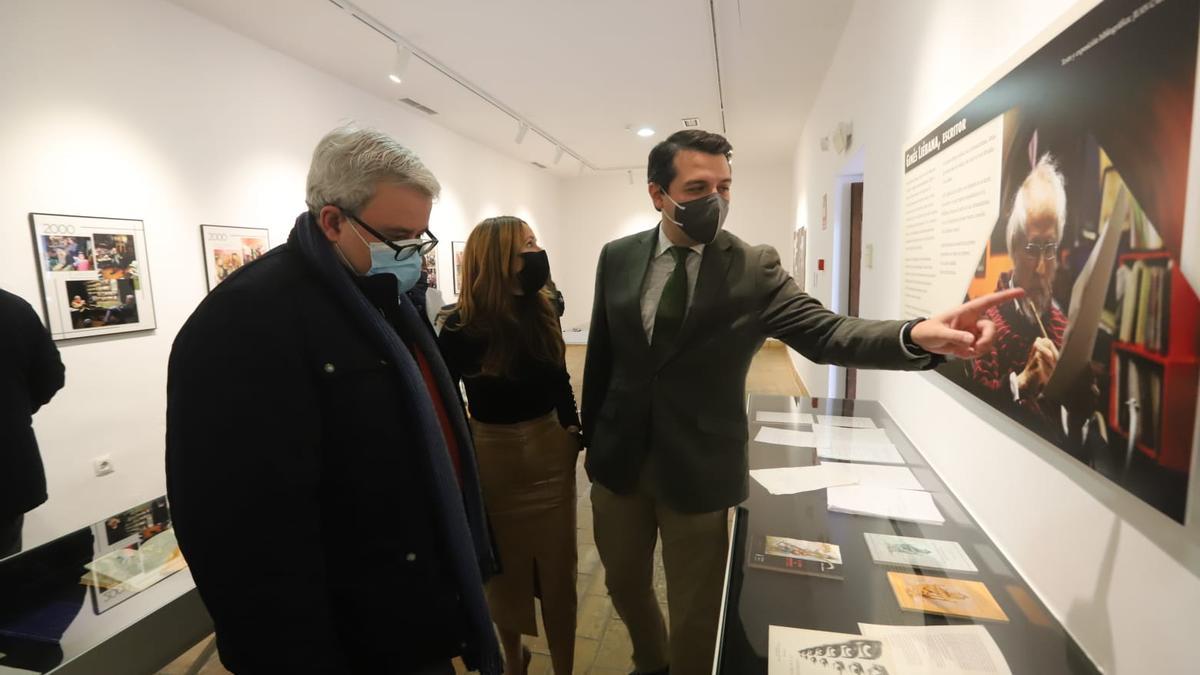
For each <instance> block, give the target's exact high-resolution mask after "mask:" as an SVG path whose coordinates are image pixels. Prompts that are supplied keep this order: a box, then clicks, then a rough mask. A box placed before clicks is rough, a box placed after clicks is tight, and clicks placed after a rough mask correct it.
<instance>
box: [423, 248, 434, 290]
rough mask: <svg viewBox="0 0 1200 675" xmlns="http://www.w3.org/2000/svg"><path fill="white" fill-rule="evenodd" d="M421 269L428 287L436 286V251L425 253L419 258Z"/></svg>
mask: <svg viewBox="0 0 1200 675" xmlns="http://www.w3.org/2000/svg"><path fill="white" fill-rule="evenodd" d="M421 271H422V272H424V273H425V278H426V280H428V281H429V287H430V288H438V264H437V251H436V250H433V251H430V252H429V253H426V254H425V255H424V256H423V257H422V260H421Z"/></svg>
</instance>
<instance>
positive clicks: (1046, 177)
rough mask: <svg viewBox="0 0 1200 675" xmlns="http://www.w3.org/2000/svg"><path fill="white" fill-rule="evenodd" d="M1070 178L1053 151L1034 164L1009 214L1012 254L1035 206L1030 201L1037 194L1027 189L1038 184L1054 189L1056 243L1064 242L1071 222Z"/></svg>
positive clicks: (1009, 242) (1009, 249)
mask: <svg viewBox="0 0 1200 675" xmlns="http://www.w3.org/2000/svg"><path fill="white" fill-rule="evenodd" d="M1066 182H1067V181H1066V179H1065V178H1063V175H1062V172H1061V171H1059V170H1058V164H1057V163H1056V162H1055V161H1054V158H1053V157H1051V156H1050V153H1046V154H1044V155H1042V157H1041V159H1039V160H1038V163H1037V164H1036V165H1034V167H1033V170H1032V171H1030V172H1029V175H1028V176H1026V177H1025V181H1024V182H1023V183H1021V187H1020V188H1019V189H1018V190H1017V196H1016V197H1014V198H1013V206H1012V213H1010V214H1009V215H1008V230H1007V232H1006V241H1007V242H1008V252H1009V254H1010V255H1013V254H1015V253H1016V245H1017V236H1018V235H1020V236H1022V237H1024V236H1025V219H1026V216H1027V214H1028V212H1029V207H1030V206H1034V205H1033V204H1031V203H1030V200H1031V199H1033V198H1034V197H1033V196H1032V195H1029V194H1027V193H1029V192H1030V191H1031V189H1032V188H1033V186H1035V185H1042V186H1044V187H1046V188H1048V189H1049V190H1050V199H1051V200H1052V201H1053V204H1051V207H1052V208H1053V212H1054V214H1055V215H1056V216H1057V218H1058V231H1057V232H1056V233H1055V235H1054V241H1055V243H1060V244H1061V243H1062V236H1063V226H1064V225H1066V223H1067V189H1066Z"/></svg>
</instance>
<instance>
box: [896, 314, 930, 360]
mask: <svg viewBox="0 0 1200 675" xmlns="http://www.w3.org/2000/svg"><path fill="white" fill-rule="evenodd" d="M922 321H925V317H923V316H922V317H918V318H916V319H911V320H909V321H906V322H904V325H903V326H901V327H900V348H901V349H903V350H904V353H905V354H907V355H908V356H909V358H914V359H919V358H921V357H923V356H929V355H930V353H929V351H927V350H926V349H924V348H923V347H921V345H919V344H917V343H916V342H915V341H914V340H913V338H912V331H913V328H915V327H916V325H917V324H919V323H921V322H922Z"/></svg>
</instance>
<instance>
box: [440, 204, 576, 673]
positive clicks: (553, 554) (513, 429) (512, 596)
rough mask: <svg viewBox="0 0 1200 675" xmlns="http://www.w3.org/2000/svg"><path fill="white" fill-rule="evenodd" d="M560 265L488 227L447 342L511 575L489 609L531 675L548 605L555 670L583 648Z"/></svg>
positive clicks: (500, 226) (466, 273) (471, 243)
mask: <svg viewBox="0 0 1200 675" xmlns="http://www.w3.org/2000/svg"><path fill="white" fill-rule="evenodd" d="M549 277H550V265H549V262H548V259H547V257H546V252H545V251H543V250H542V249H541V248H540V247H539V246H538V243H537V238H536V237H535V236H534V234H533V230H531V229H530V227H529V225H528V224H526V223H525V222H524V221H522V220H521V219H519V218H512V217H500V218H489V219H487V220H485V221H483V222H482V223H480V224H479V225H478V226H476V227H475V229H474V231H472V232H471V236H470V237H468V238H467V246H466V250H465V251H464V254H463V265H462V283H463V291H462V294H461V295H460V296H459V298H458V304H457V305H455V306H454V307H452V308H450V310H449V311H448V313H447V315H446V324H445V327H444V328H443V329H442V332H441V335H440V337H439V342H440V346H441V350H442V356H443V357H444V359H445V361H446V365H447V366H449V368H450V375H451V377H453V378H454V379H455V381H456V382H457V381H459V380H461V381H462V382H463V383H464V384H465V385H466V390H467V400H468V408H469V410H470V413H471V418H472V419H471V429H472V431H473V433H474V437H475V450H476V455H477V457H478V462H479V471H480V478H481V483H482V488H483V497H484V502H485V504H486V506H487V510H488V514H489V516H490V519H491V524H492V528H493V531H494V533H495V541H496V547H497V549H498V551H499V557H500V566H501V573H500V574H499V575H497V576H496V577H494V578H493V579H492V580H491V582H489V584H488V587H487V596H488V604H489V605H490V607H491V611H492V619H493V620H494V621H495V622H496V626H497V628H498V630H499V633H500V643H501V646H502V647H503V648H504V656H505V662H506V671H505V672H507V673H511V674H518V673H524V672H525V671H526V668H527V666H528V660H529V653H528V650H527V649H525V648H524V647H523V646H522V644H521V636H522V635H537V623H536V620H535V619H534V605H533V601H534V598H535V597H537V598H540V600H541V607H542V619H543V622H544V624H545V627H546V641H547V643H548V644H549V646H550V659H551V661H552V662H553V664H554V672H555V673H559V674H562V675H566V674H569V673H571V672H572V668H573V664H574V650H575V611H576V604H577V600H576V596H575V572H576V550H575V462H576V459H577V457H578V453H579V450H580V447H581V445H580V439H581V436H580V428H579V416H578V413H577V412H576V409H575V396H574V394H572V392H571V382H570V376H569V375H568V374H567V368H566V361H565V359H564V353H565V349H566V348H565V346H564V345H563V340H562V329H561V328H560V326H559V322H558V315H557V312H556V311H555V308H554V305H553V303H552V299H551V295H550V293H549V292H548V291H546V290H545V286H546V282H547V280H548V279H549Z"/></svg>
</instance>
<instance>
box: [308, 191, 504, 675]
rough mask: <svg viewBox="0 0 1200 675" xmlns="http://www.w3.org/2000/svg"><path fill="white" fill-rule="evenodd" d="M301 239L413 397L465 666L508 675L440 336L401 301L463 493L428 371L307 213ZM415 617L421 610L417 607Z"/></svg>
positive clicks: (460, 417)
mask: <svg viewBox="0 0 1200 675" xmlns="http://www.w3.org/2000/svg"><path fill="white" fill-rule="evenodd" d="M295 238H296V242H297V244H298V246H299V249H300V252H301V254H302V255H303V256H304V257H305V259H307V260H308V262H309V263H310V264H312V266H313V268H314V269H316V270H317V272H318V273H319V274H320V275H321V277H322V279H323V280H324V281H325V283H326V284H327V285H328V286H329V287H330V288H331V289H332V290H333V293H334V295H335V296H336V297H337V298H338V300H339V301H340V302H341V304H342V305H343V306H344V307H345V308H346V309H347V311H348V312H349V313H350V315H351V316H352V317H353V318H354V321H355V322H356V323H357V325H358V326H359V328H361V329H362V330H363V331H364V332H365V333H366V334H367V335H368V336H370V338H371V340H372V341H373V342H374V343H375V344H376V345H378V346H379V348H380V349H381V350H382V351H383V352H384V353H385V354H387V356H388V361H389V362H390V363H391V364H392V365H393V366H394V370H395V375H396V377H397V378H398V379H399V380H400V385H401V390H402V391H404V392H408V393H410V394H413V396H412V398H411V400H410V401H409V406H410V408H409V411H410V412H411V419H412V420H413V425H412V427H411V428H408V429H406V430H405V434H406V435H407V437H408V440H410V441H411V443H406V446H407V447H411V448H413V449H414V450H416V451H418V452H423V453H424V455H425V457H424V462H422V464H423V465H424V466H425V468H426V471H427V473H428V478H429V485H430V492H431V493H432V495H433V500H434V504H433V506H434V509H433V510H434V513H433V516H434V517H435V518H437V522H438V523H439V524H440V525H441V531H442V534H443V536H444V539H445V542H446V550H447V552H448V554H449V556H450V558H451V559H450V561H449V562H450V564H451V566H452V568H453V572H454V577H455V578H456V579H457V581H458V587H459V592H460V594H461V595H462V603H463V607H464V609H465V611H466V614H467V620H468V622H469V626H468V635H467V646H466V649H465V650H464V654H463V662H464V663H466V665H467V667H468V668H470V669H471V670H479V671H480V672H481V673H482V674H483V675H500V672H501V670H502V667H501V661H500V647H499V645H498V644H497V642H496V634H495V632H494V631H493V630H492V619H491V615H490V614H489V612H488V606H487V600H486V599H485V598H484V594H483V583H484V581H485V577H486V576H491V575H492V574H493V572H494V570H495V569H496V563H495V560H494V559H493V557H492V546H491V541H490V540H489V535H488V528H487V524H486V516H485V515H484V509H483V497H482V494H481V493H480V488H479V472H478V468H477V467H476V465H475V450H474V446H473V445H472V443H471V432H470V427H468V426H467V420H466V416H465V415H464V414H463V411H462V407H461V406H459V405H455V402H457V401H458V400H459V398H458V391H457V389H456V388H455V386H454V382H453V381H452V380H451V379H450V373H449V371H448V370H447V369H446V364H445V363H444V362H443V361H442V359H441V357H440V356H439V351H438V346H437V342H436V341H435V339H434V336H433V333H432V332H431V331H430V330H429V329H428V327H427V326H426V325H425V324H424V323H422V321H423V319H422V318H421V317H420V316H419V315H418V314H417V310H416V309H415V308H414V307H413V305H412V302H411V301H409V299H408V298H406V297H405V296H404V294H400V296H399V302H400V312H399V314H400V317H401V321H402V323H403V325H401V326H399V328H400V330H401V331H402V332H403V333H404V337H405V339H406V340H408V342H409V343H410V344H411V345H412V346H413V347H415V348H417V349H420V350H421V352H422V353H423V354H424V355H425V358H426V360H427V361H428V362H429V368H430V370H431V371H432V373H433V377H434V379H435V380H436V383H437V388H438V393H439V394H440V395H441V397H442V401H444V402H445V406H444V407H445V409H446V413H447V415H448V416H449V418H450V423H451V425H452V426H453V427H454V435H455V437H456V440H457V441H458V448H459V454H460V455H461V467H460V471H461V473H462V476H461V477H462V487H461V489H460V487H459V482H458V477H457V476H456V475H455V472H454V466H453V464H452V463H451V461H450V453H449V450H448V449H447V447H446V440H445V437H444V436H443V435H442V427H441V424H440V423H439V422H438V416H437V412H436V411H435V410H434V406H433V401H432V399H431V398H430V397H429V396H428V395H426V393H425V392H426V391H427V389H426V385H425V378H424V377H423V376H422V375H421V370H420V367H419V366H418V365H417V362H416V359H414V358H413V355H412V353H411V352H410V351H409V348H408V346H406V345H405V342H404V341H402V340H401V339H400V336H399V335H397V334H396V330H394V329H393V328H392V326H391V324H389V323H388V322H387V321H385V320H384V318H383V316H382V315H381V314H380V312H379V310H377V309H376V308H375V307H374V306H372V305H371V303H370V301H369V300H367V297H366V296H365V295H363V293H362V291H361V290H359V288H358V287H357V286H356V285H355V283H354V280H353V279H352V278H351V277H350V275H349V274H347V273H346V266H345V265H344V264H343V263H342V261H341V259H340V258H339V257H338V256H337V254H336V253H335V252H334V250H333V247H332V246H331V245H330V243H329V240H327V239H326V238H325V236H324V235H323V234H322V233H321V231H320V229H319V227H318V226H317V223H316V220H315V219H314V218H313V217H312V215H311V214H309V213H304V214H302V215H301V216H300V217H299V218H297V219H296V229H295ZM409 611H415V612H419V611H421V610H420V608H417V607H414V608H411V610H409Z"/></svg>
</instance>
